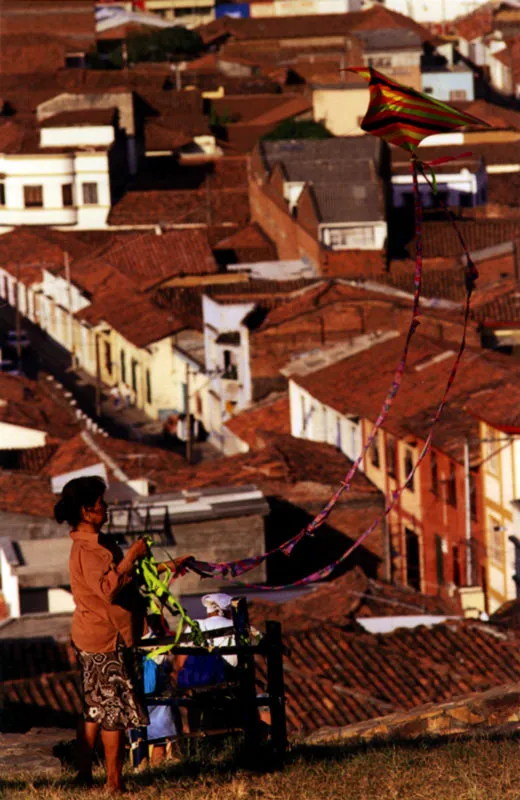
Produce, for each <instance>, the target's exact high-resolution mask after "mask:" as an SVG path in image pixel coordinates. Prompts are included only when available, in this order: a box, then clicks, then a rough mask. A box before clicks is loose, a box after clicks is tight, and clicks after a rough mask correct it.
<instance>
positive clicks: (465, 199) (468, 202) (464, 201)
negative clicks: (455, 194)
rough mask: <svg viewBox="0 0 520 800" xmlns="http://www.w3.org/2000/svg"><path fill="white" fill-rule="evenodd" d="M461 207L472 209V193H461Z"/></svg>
mask: <svg viewBox="0 0 520 800" xmlns="http://www.w3.org/2000/svg"><path fill="white" fill-rule="evenodd" d="M459 206H460V207H461V208H472V206H473V195H472V194H471V192H459Z"/></svg>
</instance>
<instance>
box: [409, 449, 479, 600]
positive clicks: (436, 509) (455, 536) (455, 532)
mask: <svg viewBox="0 0 520 800" xmlns="http://www.w3.org/2000/svg"><path fill="white" fill-rule="evenodd" d="M436 455H437V465H438V475H439V491H438V495H437V496H436V495H435V494H434V493H433V491H432V485H431V451H430V453H428V454H427V456H426V458H425V460H424V461H423V464H422V465H421V468H420V470H419V473H420V474H419V483H420V491H421V502H422V507H423V569H424V584H425V585H424V592H425V593H426V594H436V593H437V592H438V591H440V592H441V593H443V592H445V591H446V585H447V584H448V583H457V582H458V583H459V584H461V585H467V584H468V583H470V582H471V580H470V579H471V578H472V577H473V576H469V577H468V576H467V575H466V553H467V547H466V544H465V541H466V538H465V537H466V518H465V486H464V467H463V465H462V464H458V463H457V462H454V463H455V470H456V472H455V474H456V496H457V505H456V507H454V506H452V505H450V504H449V503H448V502H447V497H448V493H447V492H448V485H447V482H446V481H447V478H448V476H449V473H450V461H451V460H450V458H449V457H448V456H447V455H445V454H443V453H440V452H436ZM476 481H477V487H476V488H477V515H476V519H472V523H471V532H472V536H473V538H475V539H476V546H475V551H476V556H475V559H476V562H477V567H476V576H475V577H476V578H477V580H478V581H479V582H480V581H481V577H482V572H483V565H484V562H485V547H484V531H483V524H482V522H483V509H482V496H483V492H482V485H481V478H480V474H478V475H477V476H476ZM436 534H437V535H439V536H441V537H442V538H443V539H445V540H446V542H447V544H448V553H446V554H444V558H443V562H444V582H445V586H444V587H439V586H438V581H437V565H436V555H435V552H436V550H435V535H436ZM457 551H458V572H459V574H458V580H457V575H456V572H457V566H456V562H457Z"/></svg>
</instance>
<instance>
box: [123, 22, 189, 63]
mask: <svg viewBox="0 0 520 800" xmlns="http://www.w3.org/2000/svg"><path fill="white" fill-rule="evenodd" d="M127 48H128V61H129V62H130V63H132V62H133V63H136V62H137V61H170V60H172V59H173V58H174V57H175V56H179V55H196V54H197V53H199V52H200V51H201V50H202V40H201V38H200V36H199V35H198V33H195V31H188V30H186V28H162V29H161V30H158V31H154V32H153V33H150V34H136V35H134V36H130V37H129V38H128V39H127Z"/></svg>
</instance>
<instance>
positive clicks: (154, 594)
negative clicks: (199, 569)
mask: <svg viewBox="0 0 520 800" xmlns="http://www.w3.org/2000/svg"><path fill="white" fill-rule="evenodd" d="M146 543H147V545H148V549H149V555H147V556H145V557H144V558H140V559H139V560H138V561H137V562H136V564H135V567H134V569H135V575H136V578H137V579H138V581H139V583H140V587H141V591H142V593H143V594H144V595H145V596H146V597H147V599H148V608H149V610H150V613H153V614H161V613H162V609H163V608H167V609H168V610H169V611H170V612H171V613H172V614H174V615H175V616H179V624H178V625H177V630H176V632H175V638H174V641H173V643H172V644H169V645H163V646H162V647H158V648H156V649H155V650H153V651H152V652H151V653H149V654H148V655H147V658H154V657H155V656H158V655H163V654H164V653H167V652H169V651H170V650H171V649H172V648H173V647H175V645H176V644H177V643H178V642H179V639H180V638H181V635H182V632H183V629H184V627H185V626H189V628H190V633H191V638H192V642H193V644H194V645H195V647H207V643H206V639H205V637H204V634H203V632H202V630H201V628H200V625H199V623H198V622H197V621H196V620H193V619H191V617H189V616H188V614H187V613H186V611H185V609H184V608H183V606H182V605H181V603H179V601H178V600H177V598H176V597H175V596H174V595H173V594H172V593H171V592H170V589H169V584H170V580H171V577H172V574H173V573H172V570H171V569H170V568H169V567H167V568H166V569H165V570H164V572H163V573H162V574H161V575H160V574H159V571H158V566H159V565H158V563H157V561H156V560H155V558H154V556H153V555H152V552H151V548H152V545H153V540H152V539H146Z"/></svg>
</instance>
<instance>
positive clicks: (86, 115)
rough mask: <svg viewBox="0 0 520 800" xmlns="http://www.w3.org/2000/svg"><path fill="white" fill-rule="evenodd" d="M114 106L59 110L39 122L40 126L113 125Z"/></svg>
mask: <svg viewBox="0 0 520 800" xmlns="http://www.w3.org/2000/svg"><path fill="white" fill-rule="evenodd" d="M115 115H116V109H115V108H90V109H80V110H78V111H61V112H60V113H59V114H54V116H52V117H46V118H45V119H44V120H42V122H40V127H41V128H62V127H63V128H69V127H76V126H83V125H113V124H114V118H115Z"/></svg>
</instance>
